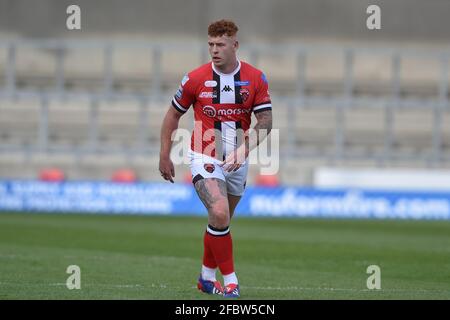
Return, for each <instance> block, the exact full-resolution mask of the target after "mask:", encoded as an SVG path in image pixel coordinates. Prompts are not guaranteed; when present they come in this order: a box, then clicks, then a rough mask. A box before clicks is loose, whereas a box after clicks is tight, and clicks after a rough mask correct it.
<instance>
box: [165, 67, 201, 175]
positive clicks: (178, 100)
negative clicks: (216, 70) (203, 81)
mask: <svg viewBox="0 0 450 320" xmlns="http://www.w3.org/2000/svg"><path fill="white" fill-rule="evenodd" d="M194 92H195V88H194V86H193V83H192V81H189V76H188V75H186V76H184V78H183V80H182V81H181V85H180V87H179V88H178V91H177V93H176V94H175V96H174V97H173V100H172V105H171V106H170V107H169V110H168V111H167V113H166V116H165V117H164V120H163V123H162V127H161V149H160V152H159V172H160V173H161V176H162V177H163V178H164V179H165V180H169V181H170V182H172V183H173V178H175V168H174V166H173V162H172V160H170V150H171V148H172V134H173V133H174V132H175V130H177V129H178V123H179V122H180V118H181V116H182V115H183V114H184V113H186V111H187V110H188V109H189V107H190V106H191V104H192V103H194V100H195V94H194Z"/></svg>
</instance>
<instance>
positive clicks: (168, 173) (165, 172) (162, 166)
mask: <svg viewBox="0 0 450 320" xmlns="http://www.w3.org/2000/svg"><path fill="white" fill-rule="evenodd" d="M159 173H160V174H161V177H163V178H164V180H169V181H170V182H172V183H173V178H175V168H174V166H173V162H172V160H170V158H166V157H160V158H159Z"/></svg>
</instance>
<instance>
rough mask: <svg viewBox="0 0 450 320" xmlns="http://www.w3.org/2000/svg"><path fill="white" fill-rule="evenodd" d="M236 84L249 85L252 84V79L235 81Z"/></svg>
mask: <svg viewBox="0 0 450 320" xmlns="http://www.w3.org/2000/svg"><path fill="white" fill-rule="evenodd" d="M234 85H235V86H248V85H250V81H248V80H244V81H235V82H234Z"/></svg>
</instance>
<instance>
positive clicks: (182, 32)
mask: <svg viewBox="0 0 450 320" xmlns="http://www.w3.org/2000/svg"><path fill="white" fill-rule="evenodd" d="M71 4H77V5H79V6H80V7H81V13H82V29H81V31H76V32H73V31H69V30H67V29H66V27H65V26H66V18H67V15H66V8H67V7H68V6H69V5H71ZM371 4H376V5H379V6H380V7H381V14H382V16H381V21H382V32H373V31H369V30H367V28H366V19H367V17H368V15H367V13H366V9H367V7H368V6H369V5H371ZM449 12H450V1H448V0H427V1H423V0H298V1H292V0H244V1H242V0H227V1H222V0H188V1H184V0H165V1H156V0H153V1H152V0H133V1H132V2H127V1H123V0H96V1H90V0H78V1H75V2H74V1H69V0H40V1H28V0H15V1H10V0H0V30H1V31H2V32H5V33H13V34H18V35H19V36H22V37H66V36H69V37H73V36H76V37H79V36H89V35H95V34H96V35H99V34H103V35H111V36H113V35H122V36H123V35H128V36H130V35H134V36H144V37H145V36H151V35H157V36H164V37H165V36H169V35H179V36H190V37H196V38H201V39H203V37H204V36H205V32H206V30H205V27H206V26H207V24H208V23H209V22H211V21H212V20H215V19H218V18H222V17H228V18H233V19H234V20H235V21H236V22H237V23H238V24H239V26H240V27H241V36H242V37H243V38H245V40H250V39H258V38H259V39H264V40H272V41H278V40H285V39H292V38H299V37H313V38H315V39H317V38H321V37H325V38H343V39H352V40H353V39H359V40H364V41H373V40H397V41H399V40H408V41H411V40H413V41H444V42H447V40H448V39H449V38H450V19H448V13H449ZM399 17H401V19H399Z"/></svg>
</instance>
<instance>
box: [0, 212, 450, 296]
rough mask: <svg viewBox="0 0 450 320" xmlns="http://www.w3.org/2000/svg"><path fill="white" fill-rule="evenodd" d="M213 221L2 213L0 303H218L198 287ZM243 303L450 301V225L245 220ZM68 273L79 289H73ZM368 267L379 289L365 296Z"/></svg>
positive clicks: (238, 262)
mask: <svg viewBox="0 0 450 320" xmlns="http://www.w3.org/2000/svg"><path fill="white" fill-rule="evenodd" d="M205 226H206V217H173V216H171V217H168V216H108V215H75V214H67V215H57V214H23V213H1V214H0V299H170V300H172V299H221V298H220V297H216V296H214V297H213V296H208V295H205V294H202V293H200V292H199V291H198V290H197V288H196V279H197V276H198V274H199V270H200V265H201V257H202V243H203V242H202V238H203V232H204V229H205ZM231 230H232V235H233V240H234V252H235V266H236V272H237V274H238V277H239V281H240V285H241V295H242V299H450V282H449V279H450V222H448V221H394V220H392V221H386V220H384V221H380V220H322V219H286V218H281V219H269V218H240V217H237V218H235V219H234V221H233V223H232V227H231ZM69 265H78V266H79V267H80V269H81V289H80V290H68V289H67V287H66V280H67V278H68V277H69V276H70V275H69V274H67V273H66V269H67V267H68V266H69ZM369 265H378V266H379V267H380V268H381V289H380V290H368V289H367V287H366V281H367V278H368V277H369V276H370V275H369V274H367V273H366V269H367V267H368V266H369Z"/></svg>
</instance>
